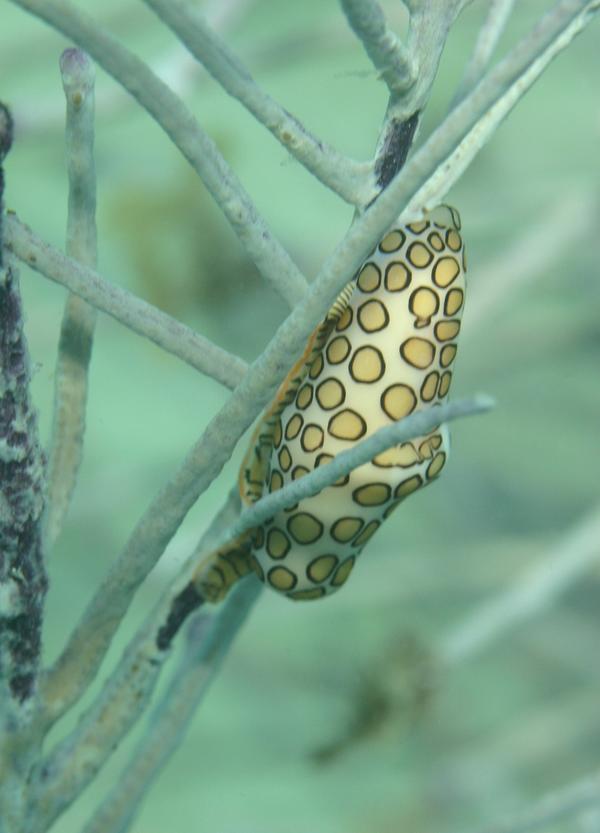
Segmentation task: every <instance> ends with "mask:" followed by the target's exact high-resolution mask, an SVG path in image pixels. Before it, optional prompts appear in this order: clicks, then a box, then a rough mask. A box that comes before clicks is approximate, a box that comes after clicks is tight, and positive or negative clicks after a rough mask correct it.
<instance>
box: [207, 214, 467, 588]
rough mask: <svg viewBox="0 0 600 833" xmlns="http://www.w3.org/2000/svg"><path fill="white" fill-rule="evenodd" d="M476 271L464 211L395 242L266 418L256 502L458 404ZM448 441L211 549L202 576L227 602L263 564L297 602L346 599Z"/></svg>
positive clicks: (250, 480) (437, 435) (381, 459)
mask: <svg viewBox="0 0 600 833" xmlns="http://www.w3.org/2000/svg"><path fill="white" fill-rule="evenodd" d="M464 275H465V261H464V249H463V242H462V239H461V235H460V218H459V216H458V213H457V212H456V211H455V210H454V209H453V208H450V207H449V206H445V205H443V206H439V207H438V208H436V209H435V210H434V211H432V212H430V213H427V214H426V215H425V216H424V219H422V220H419V221H416V222H412V223H410V224H408V225H395V226H394V227H393V228H392V229H391V230H390V231H389V232H388V233H387V234H386V235H385V237H384V238H383V239H382V240H381V242H380V243H379V245H378V246H377V247H376V249H375V250H374V251H373V252H372V253H371V255H370V256H369V258H368V259H367V261H366V262H365V263H364V264H363V266H362V267H361V269H360V270H359V271H358V273H357V275H356V276H355V278H354V279H353V280H352V281H351V282H350V283H349V284H348V285H347V286H346V287H345V288H344V290H343V291H342V293H341V294H340V296H339V297H338V299H337V301H336V302H335V304H334V305H333V307H332V308H331V310H330V311H329V313H328V314H327V316H326V318H325V319H324V321H323V322H322V323H321V324H320V325H319V327H317V329H316V330H315V331H314V333H313V334H312V336H311V338H310V340H309V342H308V345H307V347H306V350H305V352H304V355H303V356H302V358H301V359H300V360H299V361H298V362H297V363H296V365H295V366H294V367H293V369H292V370H291V372H290V373H289V375H288V377H287V378H286V379H285V381H284V382H283V384H282V385H281V387H280V389H279V391H278V393H277V396H276V397H275V400H274V402H273V403H272V404H271V406H270V407H269V408H268V409H267V410H266V412H265V413H264V414H263V416H262V418H261V421H260V423H259V425H258V428H257V429H256V431H255V433H254V436H253V439H252V442H251V443H250V448H249V450H248V453H247V455H246V457H245V459H244V462H243V464H242V467H241V471H240V477H239V486H240V493H241V498H242V501H243V502H244V503H245V504H246V505H248V504H252V503H254V502H255V501H257V500H258V499H259V498H260V497H261V496H262V495H263V494H265V493H267V492H273V491H275V490H277V489H280V488H282V487H283V486H284V485H285V484H286V483H289V482H290V481H291V480H296V479H297V478H299V477H302V476H303V475H305V474H307V473H308V472H310V471H312V470H313V469H314V468H316V467H317V466H323V465H327V463H328V462H329V461H330V460H332V459H333V457H334V456H335V455H336V454H337V453H338V452H340V451H342V450H344V449H346V448H348V447H350V446H352V445H353V444H354V443H356V442H358V441H359V440H361V439H362V438H364V437H366V436H368V435H370V434H372V433H373V432H374V431H376V430H377V429H378V428H381V427H382V426H384V425H388V424H390V423H391V422H392V421H394V420H399V419H402V418H403V417H405V416H407V415H408V414H410V413H412V412H413V411H418V410H422V409H424V408H429V407H431V406H432V405H435V404H436V403H442V402H445V401H446V399H447V397H448V392H449V389H450V384H451V380H452V366H453V363H454V358H455V356H456V350H457V337H458V334H459V331H460V317H461V313H462V308H463V303H464V297H465V277H464ZM448 440H449V437H448V430H447V428H446V426H443V425H442V426H438V427H437V428H436V429H435V430H434V431H432V432H431V433H430V434H427V435H426V436H422V437H418V438H415V439H414V440H412V441H411V442H407V443H403V444H401V445H400V446H395V447H393V448H391V449H389V450H387V451H385V452H384V453H382V454H378V455H377V456H376V457H374V459H373V460H371V461H370V462H369V463H366V464H365V465H362V466H360V467H359V468H358V469H355V470H354V471H353V472H352V473H351V474H349V475H348V476H346V477H344V478H342V479H340V480H338V481H337V482H336V483H335V484H334V485H332V486H330V487H328V488H326V489H324V490H323V491H322V492H321V493H320V494H319V495H317V496H314V497H309V498H305V499H303V500H302V501H301V502H300V503H299V504H297V505H296V506H293V507H290V508H288V509H286V510H285V511H282V512H279V513H278V514H277V515H276V516H275V517H273V518H271V519H269V521H268V522H266V523H264V524H263V525H262V526H260V527H259V528H257V529H254V530H251V531H250V532H249V533H247V534H245V535H244V536H242V537H241V538H239V539H237V540H236V541H234V542H233V543H231V544H230V545H228V546H226V547H223V548H222V549H220V550H218V551H217V552H215V553H212V554H211V555H210V556H209V557H208V558H207V559H206V560H205V561H204V562H203V563H202V564H201V565H200V566H199V568H198V569H197V571H196V573H195V575H194V579H193V582H192V584H193V586H194V588H195V592H196V594H197V595H198V596H199V598H200V599H201V600H206V601H211V602H217V601H219V600H220V599H222V598H223V597H224V596H225V594H226V593H227V591H228V590H229V588H230V587H231V585H232V584H234V583H235V582H236V581H237V580H238V578H240V577H241V576H242V575H245V574H246V573H248V572H249V571H250V570H254V571H255V572H256V574H257V575H258V577H259V578H260V580H261V581H263V582H264V583H265V584H266V585H267V586H268V587H270V588H272V589H273V590H276V591H277V592H279V593H283V594H284V595H285V596H287V597H288V598H290V599H294V600H304V599H320V598H322V597H324V596H328V595H330V594H331V593H334V592H336V591H337V590H338V589H339V588H340V587H341V586H342V585H343V584H344V583H345V582H346V581H347V579H348V577H349V575H350V573H351V572H352V569H353V567H354V564H355V562H356V559H357V557H358V556H359V554H360V553H361V551H362V549H363V547H364V546H365V545H366V544H367V542H368V541H369V540H370V539H371V537H372V536H373V534H374V533H375V532H376V531H377V530H378V529H379V527H380V526H381V524H382V523H383V521H384V520H385V519H386V518H388V517H389V516H390V515H391V514H392V512H393V511H394V510H395V509H396V507H397V506H398V505H399V504H400V503H401V502H402V501H403V500H404V499H405V498H406V497H407V496H408V495H410V494H412V493H413V492H415V491H417V489H420V488H422V487H423V486H426V485H428V484H429V483H430V482H431V481H432V480H434V479H435V478H437V477H438V475H439V474H440V472H441V470H442V469H443V467H444V465H445V462H446V459H447V455H448Z"/></svg>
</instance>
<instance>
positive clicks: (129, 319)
mask: <svg viewBox="0 0 600 833" xmlns="http://www.w3.org/2000/svg"><path fill="white" fill-rule="evenodd" d="M5 242H6V247H7V249H9V250H10V251H12V252H14V254H15V255H16V256H17V257H18V258H19V259H20V260H22V261H23V262H24V263H27V264H28V265H29V266H31V268H32V269H35V270H36V272H39V273H40V274H42V275H44V277H46V278H49V279H50V280H52V281H56V282H57V283H60V284H61V285H62V286H65V287H66V288H67V289H68V290H69V291H70V292H73V293H75V294H76V295H79V296H80V297H81V298H83V299H84V300H85V301H86V302H87V303H88V304H90V305H91V306H93V307H95V308H96V309H99V310H102V312H105V313H106V314H107V315H110V316H111V317H112V318H115V319H116V320H117V321H119V322H120V323H121V324H124V325H125V326H126V327H129V329H131V330H133V331H134V332H136V333H138V334H139V335H142V336H144V337H145V338H149V339H150V340H151V341H153V342H154V343H155V344H157V345H158V346H159V347H161V348H162V349H163V350H166V351H167V352H169V353H172V354H173V355H174V356H177V357H178V358H180V359H182V360H183V361H184V362H185V363H186V364H189V365H191V366H192V367H194V368H195V369H196V370H199V371H200V372H201V373H204V374H206V375H207V376H210V377H211V378H213V379H216V381H218V382H220V383H221V384H222V385H225V387H227V388H231V389H232V388H235V387H236V385H238V384H239V383H240V381H241V380H242V379H243V378H244V375H245V373H246V371H247V365H246V363H245V362H244V361H243V360H242V359H240V358H239V357H238V356H234V355H232V354H231V353H228V352H227V351H226V350H223V349H222V348H221V347H217V345H216V344H213V343H212V342H211V341H209V340H208V339H207V338H204V336H201V335H200V334H199V333H196V332H195V331H194V330H192V329H191V328H190V327H186V326H185V324H182V323H180V322H179V321H178V320H177V319H176V318H172V317H171V316H170V315H167V313H165V312H162V311H161V310H159V309H158V308H157V307H154V306H152V304H149V303H147V302H146V301H143V300H142V299H141V298H138V297H137V296H135V295H134V294H133V293H131V292H128V291H127V290H126V289H121V288H120V287H118V286H115V285H114V284H112V283H110V282H109V281H107V280H104V279H103V278H102V277H100V275H99V274H98V273H97V272H95V271H93V270H92V269H90V268H89V267H87V266H83V265H82V264H80V263H78V262H77V261H76V260H73V259H72V258H69V257H67V256H65V255H63V254H62V253H61V252H59V251H58V250H57V249H54V248H53V247H52V246H50V245H49V244H48V243H44V242H43V241H42V240H40V239H39V237H37V235H35V234H34V232H33V231H32V230H31V229H30V228H29V227H28V226H26V225H25V224H24V223H21V222H20V221H19V219H18V218H17V217H16V215H14V214H10V215H8V216H7V217H6V229H5Z"/></svg>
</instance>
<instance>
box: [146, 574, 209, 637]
mask: <svg viewBox="0 0 600 833" xmlns="http://www.w3.org/2000/svg"><path fill="white" fill-rule="evenodd" d="M203 601H204V599H203V598H202V596H200V595H199V594H198V591H197V590H196V588H195V587H194V584H193V582H190V583H189V584H187V585H186V586H185V587H184V588H183V590H182V591H181V593H179V595H177V596H175V598H174V599H173V604H172V605H171V609H170V611H169V614H168V616H167V620H166V622H165V624H164V625H162V627H161V628H160V629H159V631H158V634H157V637H156V646H157V648H159V650H161V651H166V650H167V649H168V648H169V647H170V645H171V642H172V641H173V639H174V637H175V636H176V634H177V632H178V631H179V629H180V628H181V626H182V625H183V623H184V622H185V620H186V619H187V617H188V616H189V615H190V613H193V611H194V610H196V609H197V608H198V607H200V605H201V604H202V603H203Z"/></svg>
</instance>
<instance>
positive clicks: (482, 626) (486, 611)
mask: <svg viewBox="0 0 600 833" xmlns="http://www.w3.org/2000/svg"><path fill="white" fill-rule="evenodd" d="M599 559H600V507H597V508H596V509H595V511H594V512H592V513H591V514H590V515H589V516H588V517H587V518H585V519H584V520H582V521H581V522H580V523H579V524H577V525H576V526H575V528H574V529H573V530H572V532H571V533H570V534H568V535H567V536H565V538H564V540H563V541H561V542H560V543H559V544H558V545H557V546H556V547H555V549H554V550H553V551H552V552H550V553H549V554H548V555H547V556H545V557H544V558H543V559H542V561H541V562H540V563H539V564H536V565H534V566H533V567H531V568H530V569H529V570H528V572H527V573H526V574H525V575H522V576H519V578H518V581H517V582H516V583H515V584H514V586H512V587H510V588H508V590H506V591H504V592H503V593H500V594H498V596H496V597H494V598H492V599H490V600H489V601H486V602H483V603H482V604H481V605H480V606H479V607H478V608H476V609H475V610H474V611H473V612H472V613H471V614H470V615H469V616H468V617H467V618H466V619H465V620H464V621H463V622H460V623H459V624H458V625H456V626H455V627H454V628H452V629H450V631H449V633H447V634H446V636H445V637H444V638H443V639H442V642H441V644H440V645H439V647H438V654H439V656H440V658H441V660H442V662H443V663H444V664H445V665H454V664H455V663H458V662H461V661H462V660H465V659H467V658H469V659H470V658H472V657H474V656H476V655H477V654H479V653H480V652H481V651H482V650H484V649H485V648H487V647H488V646H489V645H490V643H491V642H493V641H495V640H496V639H498V638H500V637H501V636H504V635H505V634H506V633H508V632H510V631H511V630H512V629H514V628H515V627H517V626H519V625H521V624H522V623H523V622H525V621H527V620H529V619H531V618H532V617H534V616H536V615H538V614H539V613H541V612H542V611H544V610H545V609H546V608H547V607H548V606H549V605H551V604H552V603H553V602H554V601H555V599H556V598H557V597H558V596H560V595H561V594H562V593H564V592H565V591H566V590H567V589H568V588H569V587H571V586H572V585H573V583H574V582H576V581H578V580H579V579H580V578H581V577H582V576H583V575H585V573H586V572H587V571H588V570H589V569H590V568H591V567H592V565H594V564H595V563H596V562H597V561H598V560H599Z"/></svg>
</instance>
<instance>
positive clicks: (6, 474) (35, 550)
mask: <svg viewBox="0 0 600 833" xmlns="http://www.w3.org/2000/svg"><path fill="white" fill-rule="evenodd" d="M11 136H12V123H11V119H10V115H9V114H8V111H7V110H6V108H5V107H3V106H1V105H0V171H1V166H2V160H3V157H4V155H5V154H6V152H7V151H8V149H9V147H10V143H11ZM3 184H4V179H3V175H2V173H1V172H0V216H2V210H3V204H2V190H1V189H2V187H3ZM0 231H1V228H0ZM1 243H2V241H1V238H0V250H1V248H2V246H1ZM29 379H30V372H29V357H28V354H27V346H26V342H25V337H24V334H23V314H22V308H21V298H20V293H19V284H18V280H17V275H16V272H15V271H14V269H12V268H11V267H10V266H8V265H6V264H2V262H1V261H0V678H1V679H2V681H3V683H4V684H5V685H8V689H9V691H10V693H11V694H12V696H13V697H14V698H15V699H16V700H18V701H19V702H23V701H24V700H26V699H27V698H28V697H30V696H31V694H32V692H33V689H34V685H35V678H36V671H37V665H38V659H39V653H40V634H41V625H42V610H43V602H44V596H45V593H46V588H47V578H46V572H45V569H44V563H43V558H42V535H41V516H42V509H43V505H44V455H43V452H42V449H41V447H40V444H39V441H38V431H37V420H36V415H35V412H34V410H33V408H32V406H31V402H30V399H29Z"/></svg>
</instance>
